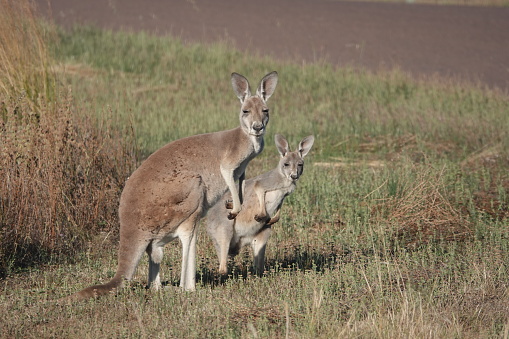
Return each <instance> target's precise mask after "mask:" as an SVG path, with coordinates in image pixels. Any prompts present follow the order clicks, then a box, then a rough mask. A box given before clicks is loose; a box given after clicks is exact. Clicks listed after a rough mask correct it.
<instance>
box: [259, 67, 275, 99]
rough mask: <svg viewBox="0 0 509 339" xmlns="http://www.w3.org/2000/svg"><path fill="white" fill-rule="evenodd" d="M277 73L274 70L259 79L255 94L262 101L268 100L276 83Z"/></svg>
mask: <svg viewBox="0 0 509 339" xmlns="http://www.w3.org/2000/svg"><path fill="white" fill-rule="evenodd" d="M277 79H278V75H277V72H276V71H273V72H270V73H269V74H267V75H266V76H264V77H263V79H262V80H261V81H260V85H259V86H258V88H257V89H256V94H257V95H258V96H259V97H261V98H262V99H263V101H267V100H269V98H270V97H271V95H272V94H273V93H274V90H275V89H276V85H277Z"/></svg>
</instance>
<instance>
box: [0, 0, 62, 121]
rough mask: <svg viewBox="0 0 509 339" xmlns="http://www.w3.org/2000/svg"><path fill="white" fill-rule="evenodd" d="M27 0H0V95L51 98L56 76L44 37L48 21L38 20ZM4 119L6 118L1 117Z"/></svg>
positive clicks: (53, 93) (32, 98)
mask: <svg viewBox="0 0 509 339" xmlns="http://www.w3.org/2000/svg"><path fill="white" fill-rule="evenodd" d="M33 7H34V5H33V3H31V2H30V1H28V0H19V1H10V0H0V95H1V96H2V98H6V97H7V98H8V97H20V96H27V97H28V98H29V99H30V102H31V104H36V103H37V98H38V97H39V96H44V97H45V98H47V99H52V98H53V97H54V95H55V77H54V76H53V74H52V70H51V59H50V57H49V52H48V49H47V47H46V43H45V39H47V38H48V35H51V34H52V33H51V32H52V30H51V26H50V25H49V24H43V23H42V22H41V21H39V20H37V18H36V17H35V14H34V8H33ZM4 119H5V118H4Z"/></svg>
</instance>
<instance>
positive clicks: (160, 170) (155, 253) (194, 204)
mask: <svg viewBox="0 0 509 339" xmlns="http://www.w3.org/2000/svg"><path fill="white" fill-rule="evenodd" d="M277 79H278V75H277V73H276V72H271V73H269V74H267V75H266V76H265V77H263V79H262V80H261V81H260V84H259V86H258V87H257V89H256V94H255V95H252V94H251V89H250V86H249V82H248V80H247V79H246V78H245V77H244V76H242V75H240V74H238V73H233V74H232V76H231V83H232V87H233V90H234V92H235V94H236V95H237V97H238V98H239V100H240V103H241V109H240V112H239V120H240V126H239V127H237V128H235V129H231V130H226V131H221V132H215V133H208V134H201V135H195V136H191V137H187V138H184V139H180V140H176V141H173V142H171V143H169V144H167V145H166V146H164V147H162V148H161V149H159V150H157V151H156V152H154V153H153V154H152V155H151V156H150V157H148V158H147V159H146V160H145V162H143V164H142V165H141V166H140V167H139V168H138V169H137V170H136V171H135V172H134V173H133V174H132V175H131V177H130V178H129V179H128V180H127V182H126V185H125V187H124V190H123V192H122V195H121V197H120V206H119V217H120V248H119V251H118V267H117V272H116V273H115V276H114V277H113V278H112V279H111V281H110V282H108V283H107V284H104V285H95V286H92V287H89V288H86V289H84V290H82V291H80V292H78V293H76V294H74V295H72V296H70V297H68V299H69V300H79V299H85V298H89V297H94V296H99V295H103V294H107V293H109V292H111V291H113V290H115V289H117V288H119V287H121V286H122V282H123V281H124V280H130V279H132V276H133V274H134V272H135V269H136V266H137V264H138V261H139V260H140V258H141V256H142V254H143V252H147V254H148V256H149V277H148V285H149V286H152V287H153V288H155V289H158V288H159V287H160V286H161V282H160V276H159V268H160V263H161V261H162V257H163V246H164V245H165V244H166V243H168V242H169V241H171V240H173V239H175V238H179V239H180V241H181V243H182V270H181V277H180V286H181V287H182V288H183V289H185V290H194V288H195V274H196V272H195V271H196V269H195V262H196V260H195V253H196V233H195V229H196V224H197V222H198V221H199V220H200V218H201V217H203V216H204V215H205V214H206V213H207V210H208V209H209V208H210V207H211V206H213V205H214V204H215V203H216V202H217V201H218V200H219V199H220V198H221V197H222V195H223V194H224V193H225V192H226V191H227V190H229V191H230V192H231V195H232V199H233V209H232V210H231V211H230V213H229V214H227V211H226V210H224V211H223V213H224V216H225V218H230V219H233V218H235V217H236V216H237V214H238V213H239V212H240V210H241V202H240V201H241V195H242V190H241V189H240V188H242V187H243V180H244V173H245V169H246V166H247V164H248V163H249V161H250V160H251V159H253V158H254V157H255V156H256V155H258V154H259V153H260V152H261V151H262V150H263V145H264V144H263V136H264V134H265V131H266V127H267V123H268V121H269V108H268V106H267V100H268V98H269V97H270V96H271V95H272V94H273V92H274V90H275V88H276V84H277ZM237 181H238V186H237V184H236V182H237Z"/></svg>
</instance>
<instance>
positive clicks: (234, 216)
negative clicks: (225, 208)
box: [228, 212, 238, 220]
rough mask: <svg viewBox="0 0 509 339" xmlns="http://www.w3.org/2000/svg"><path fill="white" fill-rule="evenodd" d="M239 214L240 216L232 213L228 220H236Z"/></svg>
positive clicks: (229, 214)
mask: <svg viewBox="0 0 509 339" xmlns="http://www.w3.org/2000/svg"><path fill="white" fill-rule="evenodd" d="M237 214H238V213H232V212H230V213H228V220H233V219H235V218H236V217H237Z"/></svg>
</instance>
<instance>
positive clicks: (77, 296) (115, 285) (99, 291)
mask: <svg viewBox="0 0 509 339" xmlns="http://www.w3.org/2000/svg"><path fill="white" fill-rule="evenodd" d="M122 284H123V279H122V277H117V276H115V277H113V279H111V280H110V281H109V282H107V283H106V284H103V285H94V286H90V287H87V288H85V289H82V290H81V291H79V292H76V293H74V294H71V295H69V296H67V297H64V298H61V299H58V300H57V303H68V302H75V301H82V300H86V299H91V298H98V297H100V296H103V295H106V294H109V293H114V292H115V291H116V290H118V289H119V288H121V287H122Z"/></svg>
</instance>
